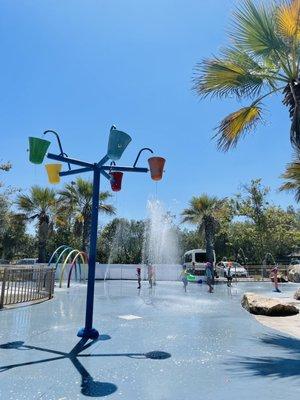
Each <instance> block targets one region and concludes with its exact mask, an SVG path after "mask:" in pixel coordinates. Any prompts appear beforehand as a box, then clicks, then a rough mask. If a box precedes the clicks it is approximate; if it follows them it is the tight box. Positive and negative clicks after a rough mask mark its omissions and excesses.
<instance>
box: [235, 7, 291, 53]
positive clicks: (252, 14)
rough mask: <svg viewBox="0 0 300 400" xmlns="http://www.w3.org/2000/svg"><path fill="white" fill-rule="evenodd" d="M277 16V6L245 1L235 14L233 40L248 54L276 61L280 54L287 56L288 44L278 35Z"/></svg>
mask: <svg viewBox="0 0 300 400" xmlns="http://www.w3.org/2000/svg"><path fill="white" fill-rule="evenodd" d="M275 15H276V6H275V5H272V4H270V3H269V4H268V6H265V5H263V4H262V3H260V4H259V5H255V4H254V2H253V1H251V0H244V1H243V2H242V5H241V6H240V7H238V8H237V10H236V11H235V12H234V22H233V25H234V30H233V32H232V33H231V38H232V39H233V41H234V43H235V44H236V45H237V46H238V47H241V48H243V49H245V50H246V51H247V52H250V53H253V54H255V55H257V56H263V57H266V58H271V59H276V57H278V54H285V52H286V44H285V42H284V40H283V39H282V38H281V37H280V35H278V34H277V30H276V18H275Z"/></svg>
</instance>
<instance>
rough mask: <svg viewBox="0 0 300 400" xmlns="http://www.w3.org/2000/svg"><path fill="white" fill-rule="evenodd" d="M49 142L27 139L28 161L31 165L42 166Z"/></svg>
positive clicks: (33, 138) (34, 138) (32, 138)
mask: <svg viewBox="0 0 300 400" xmlns="http://www.w3.org/2000/svg"><path fill="white" fill-rule="evenodd" d="M49 146H50V142H49V141H48V140H45V139H40V138H37V137H32V136H31V137H29V161H30V162H32V163H33V164H42V162H43V160H44V157H45V155H46V153H47V150H48V147H49Z"/></svg>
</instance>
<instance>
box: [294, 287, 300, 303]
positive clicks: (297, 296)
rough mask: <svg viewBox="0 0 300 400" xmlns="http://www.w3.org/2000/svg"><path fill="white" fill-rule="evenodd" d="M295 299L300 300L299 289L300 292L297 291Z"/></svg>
mask: <svg viewBox="0 0 300 400" xmlns="http://www.w3.org/2000/svg"><path fill="white" fill-rule="evenodd" d="M294 299H296V300H300V289H298V290H297V291H296V293H295V294H294Z"/></svg>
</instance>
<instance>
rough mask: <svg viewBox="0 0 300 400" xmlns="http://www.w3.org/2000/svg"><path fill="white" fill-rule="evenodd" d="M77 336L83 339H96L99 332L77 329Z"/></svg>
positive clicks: (91, 329)
mask: <svg viewBox="0 0 300 400" xmlns="http://www.w3.org/2000/svg"><path fill="white" fill-rule="evenodd" d="M77 336H78V337H82V338H85V339H98V337H99V332H98V331H97V329H95V328H90V329H88V328H81V329H79V331H78V333H77Z"/></svg>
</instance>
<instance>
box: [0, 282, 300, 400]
mask: <svg viewBox="0 0 300 400" xmlns="http://www.w3.org/2000/svg"><path fill="white" fill-rule="evenodd" d="M136 287H137V284H136V283H135V282H129V281H109V282H107V283H105V284H104V283H103V282H97V283H96V290H95V316H94V326H95V328H97V329H98V330H99V331H100V333H101V336H100V339H99V340H98V341H96V342H84V341H79V338H77V337H76V333H77V330H78V328H79V327H81V326H82V325H83V324H84V313H85V295H86V286H84V285H73V286H72V287H71V288H70V289H68V290H66V289H65V290H57V291H56V292H55V298H54V299H53V300H51V301H47V302H44V303H40V304H36V305H33V306H29V307H19V308H16V309H13V310H4V311H2V312H0V398H1V399H3V400H22V399H26V400H34V399H43V400H44V399H53V400H74V399H83V398H86V397H94V398H97V397H98V398H101V397H105V396H106V398H109V399H128V400H136V399H141V400H148V399H149V400H150V399H151V400H199V399H203V400H210V399H211V400H218V399H220V400H221V399H227V398H230V399H239V398H241V399H242V400H248V399H252V400H253V399H255V400H259V399H264V400H266V399H272V400H276V399H278V400H279V399H282V398H285V399H289V400H291V399H299V396H300V341H298V340H297V339H294V338H292V337H289V336H285V335H280V334H278V333H277V332H275V331H273V330H270V329H267V328H265V327H264V326H262V325H260V324H259V323H258V322H256V320H255V319H254V318H253V317H252V316H251V315H250V314H248V313H247V312H246V311H244V310H243V309H242V308H241V306H240V298H241V295H242V293H243V292H244V291H250V290H251V291H259V292H264V293H271V291H272V286H271V284H270V283H264V284H253V283H248V284H247V283H238V284H237V285H236V284H234V285H233V288H232V289H231V290H229V289H228V288H227V287H226V285H218V286H216V288H215V293H213V294H209V293H208V292H207V287H206V286H205V285H198V284H189V286H188V292H187V293H184V292H183V287H182V284H181V283H180V282H172V283H167V282H158V284H157V286H155V287H154V288H153V289H152V290H150V289H149V288H148V284H147V283H146V282H144V283H143V287H142V290H141V291H140V293H139V291H138V290H137V289H136ZM296 287H297V286H295V285H292V284H289V285H284V286H283V291H284V293H283V295H285V294H286V293H287V292H292V291H294V290H295V289H296Z"/></svg>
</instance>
